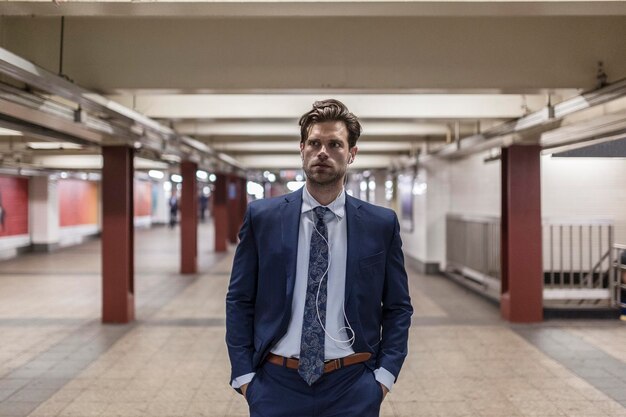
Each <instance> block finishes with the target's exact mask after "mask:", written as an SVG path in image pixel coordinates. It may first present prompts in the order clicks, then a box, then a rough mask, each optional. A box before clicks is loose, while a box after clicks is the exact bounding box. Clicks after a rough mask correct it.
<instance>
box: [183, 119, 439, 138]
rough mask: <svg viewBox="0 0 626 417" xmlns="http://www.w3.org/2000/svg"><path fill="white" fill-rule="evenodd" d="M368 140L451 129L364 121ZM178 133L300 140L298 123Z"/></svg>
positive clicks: (218, 125) (204, 127)
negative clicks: (284, 137)
mask: <svg viewBox="0 0 626 417" xmlns="http://www.w3.org/2000/svg"><path fill="white" fill-rule="evenodd" d="M361 124H362V127H363V133H362V134H363V135H364V136H428V135H445V134H446V133H447V132H448V128H447V126H445V125H444V124H436V123H417V122H399V121H398V122H373V121H368V120H363V121H362V123H361ZM174 130H176V131H177V132H178V133H179V134H182V135H194V136H291V137H294V138H298V137H300V127H299V126H298V124H297V123H296V122H295V121H287V122H282V123H281V122H269V123H262V122H215V123H212V122H203V121H200V122H179V123H175V124H174Z"/></svg>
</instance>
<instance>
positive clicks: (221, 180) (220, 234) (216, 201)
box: [213, 174, 228, 252]
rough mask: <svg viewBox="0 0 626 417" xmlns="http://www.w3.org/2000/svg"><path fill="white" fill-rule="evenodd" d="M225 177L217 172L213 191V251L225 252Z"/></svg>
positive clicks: (226, 235) (226, 212)
mask: <svg viewBox="0 0 626 417" xmlns="http://www.w3.org/2000/svg"><path fill="white" fill-rule="evenodd" d="M227 185H228V184H227V177H226V175H224V174H217V179H216V180H215V190H214V191H213V224H214V226H215V252H226V241H227V239H228V198H227V191H226V188H227Z"/></svg>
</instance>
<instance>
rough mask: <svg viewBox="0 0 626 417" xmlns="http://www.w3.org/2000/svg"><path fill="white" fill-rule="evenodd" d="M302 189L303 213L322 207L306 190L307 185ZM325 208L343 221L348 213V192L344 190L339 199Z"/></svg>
mask: <svg viewBox="0 0 626 417" xmlns="http://www.w3.org/2000/svg"><path fill="white" fill-rule="evenodd" d="M302 188H303V190H302V210H301V212H302V213H306V212H308V211H311V210H313V209H314V208H315V207H317V206H321V204H320V203H318V201H317V200H316V199H315V198H313V196H312V195H311V194H310V193H309V190H307V189H306V184H305V185H304V186H303V187H302ZM325 207H327V208H328V209H330V211H332V212H333V214H334V215H335V216H337V217H339V219H342V218H343V216H344V215H345V213H346V190H345V189H342V190H341V193H339V195H338V196H337V198H336V199H335V200H334V201H333V202H331V203H330V204H328V205H327V206H325Z"/></svg>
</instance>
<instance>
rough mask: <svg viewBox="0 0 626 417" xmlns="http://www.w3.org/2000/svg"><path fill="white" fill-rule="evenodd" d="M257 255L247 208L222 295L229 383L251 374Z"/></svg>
mask: <svg viewBox="0 0 626 417" xmlns="http://www.w3.org/2000/svg"><path fill="white" fill-rule="evenodd" d="M257 272H258V252H257V247H256V243H255V239H254V232H253V229H252V209H251V206H248V209H247V211H246V215H245V218H244V222H243V225H242V226H241V230H240V231H239V245H238V246H237V250H236V252H235V258H234V261H233V268H232V272H231V276H230V285H229V286H228V293H227V294H226V345H227V347H228V356H229V357H230V363H231V372H232V373H231V381H232V380H233V379H235V378H237V377H239V376H241V375H246V374H249V373H251V372H254V371H255V370H254V369H253V366H252V355H253V353H254V305H255V301H256V291H257Z"/></svg>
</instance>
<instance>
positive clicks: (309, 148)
mask: <svg viewBox="0 0 626 417" xmlns="http://www.w3.org/2000/svg"><path fill="white" fill-rule="evenodd" d="M356 152H357V147H356V146H354V147H353V148H352V149H349V145H348V129H347V128H346V124H345V123H344V122H341V121H330V122H322V123H315V124H314V125H312V126H311V128H310V129H309V136H308V138H307V139H306V140H305V141H304V142H302V143H300V153H301V155H302V168H303V169H304V172H305V174H306V177H307V181H310V182H311V183H313V184H316V185H332V184H336V183H337V182H343V177H344V175H345V174H346V169H347V168H348V164H349V163H350V162H349V161H350V158H354V156H355V155H356Z"/></svg>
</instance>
